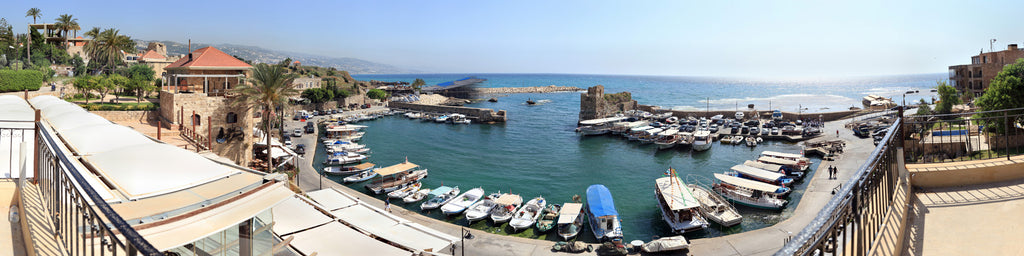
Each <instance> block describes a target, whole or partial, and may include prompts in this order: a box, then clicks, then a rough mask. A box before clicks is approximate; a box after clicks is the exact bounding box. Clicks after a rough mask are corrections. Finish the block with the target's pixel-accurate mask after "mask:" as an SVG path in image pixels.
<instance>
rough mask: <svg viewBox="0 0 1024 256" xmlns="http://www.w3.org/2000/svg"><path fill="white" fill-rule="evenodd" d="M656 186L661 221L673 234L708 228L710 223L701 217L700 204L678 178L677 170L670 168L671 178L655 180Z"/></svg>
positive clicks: (655, 192)
mask: <svg viewBox="0 0 1024 256" xmlns="http://www.w3.org/2000/svg"><path fill="white" fill-rule="evenodd" d="M654 184H655V186H656V188H655V190H654V194H655V197H656V198H657V199H658V209H661V219H662V220H664V221H665V223H666V224H668V227H669V228H670V229H671V230H672V233H675V234H683V233H687V232H693V231H698V230H701V229H705V228H707V227H708V221H707V220H706V219H704V217H702V216H701V215H700V202H698V201H697V198H695V197H693V194H691V193H690V189H689V188H687V187H686V184H685V183H683V181H682V180H680V179H679V177H678V176H676V171H675V169H672V168H669V176H668V177H661V178H657V179H655V180H654Z"/></svg>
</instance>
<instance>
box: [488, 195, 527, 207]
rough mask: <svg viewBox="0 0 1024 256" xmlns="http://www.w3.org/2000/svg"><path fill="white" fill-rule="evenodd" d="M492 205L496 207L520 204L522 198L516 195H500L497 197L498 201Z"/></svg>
mask: <svg viewBox="0 0 1024 256" xmlns="http://www.w3.org/2000/svg"><path fill="white" fill-rule="evenodd" d="M494 203H496V204H498V205H514V204H522V203H523V197H521V196H519V195H517V194H502V195H501V196H499V197H498V200H494Z"/></svg>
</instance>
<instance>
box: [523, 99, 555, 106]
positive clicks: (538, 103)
mask: <svg viewBox="0 0 1024 256" xmlns="http://www.w3.org/2000/svg"><path fill="white" fill-rule="evenodd" d="M546 103H551V100H536V101H534V103H533V104H528V103H525V102H524V103H523V104H522V105H544V104H546Z"/></svg>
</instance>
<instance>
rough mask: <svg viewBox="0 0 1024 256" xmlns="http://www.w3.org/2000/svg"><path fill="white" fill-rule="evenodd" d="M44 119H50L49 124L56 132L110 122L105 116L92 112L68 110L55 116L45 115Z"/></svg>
mask: <svg viewBox="0 0 1024 256" xmlns="http://www.w3.org/2000/svg"><path fill="white" fill-rule="evenodd" d="M46 119H48V120H49V121H50V125H51V126H53V128H54V129H56V130H57V131H58V132H64V131H68V130H71V129H75V128H79V127H84V126H90V125H98V124H111V122H110V121H107V119H106V118H103V117H101V116H99V115H96V114H93V113H78V112H69V113H62V114H59V115H55V116H53V115H51V116H47V117H46Z"/></svg>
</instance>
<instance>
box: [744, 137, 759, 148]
mask: <svg viewBox="0 0 1024 256" xmlns="http://www.w3.org/2000/svg"><path fill="white" fill-rule="evenodd" d="M746 142H747V147H757V138H755V137H754V136H750V137H747V139H746Z"/></svg>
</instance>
